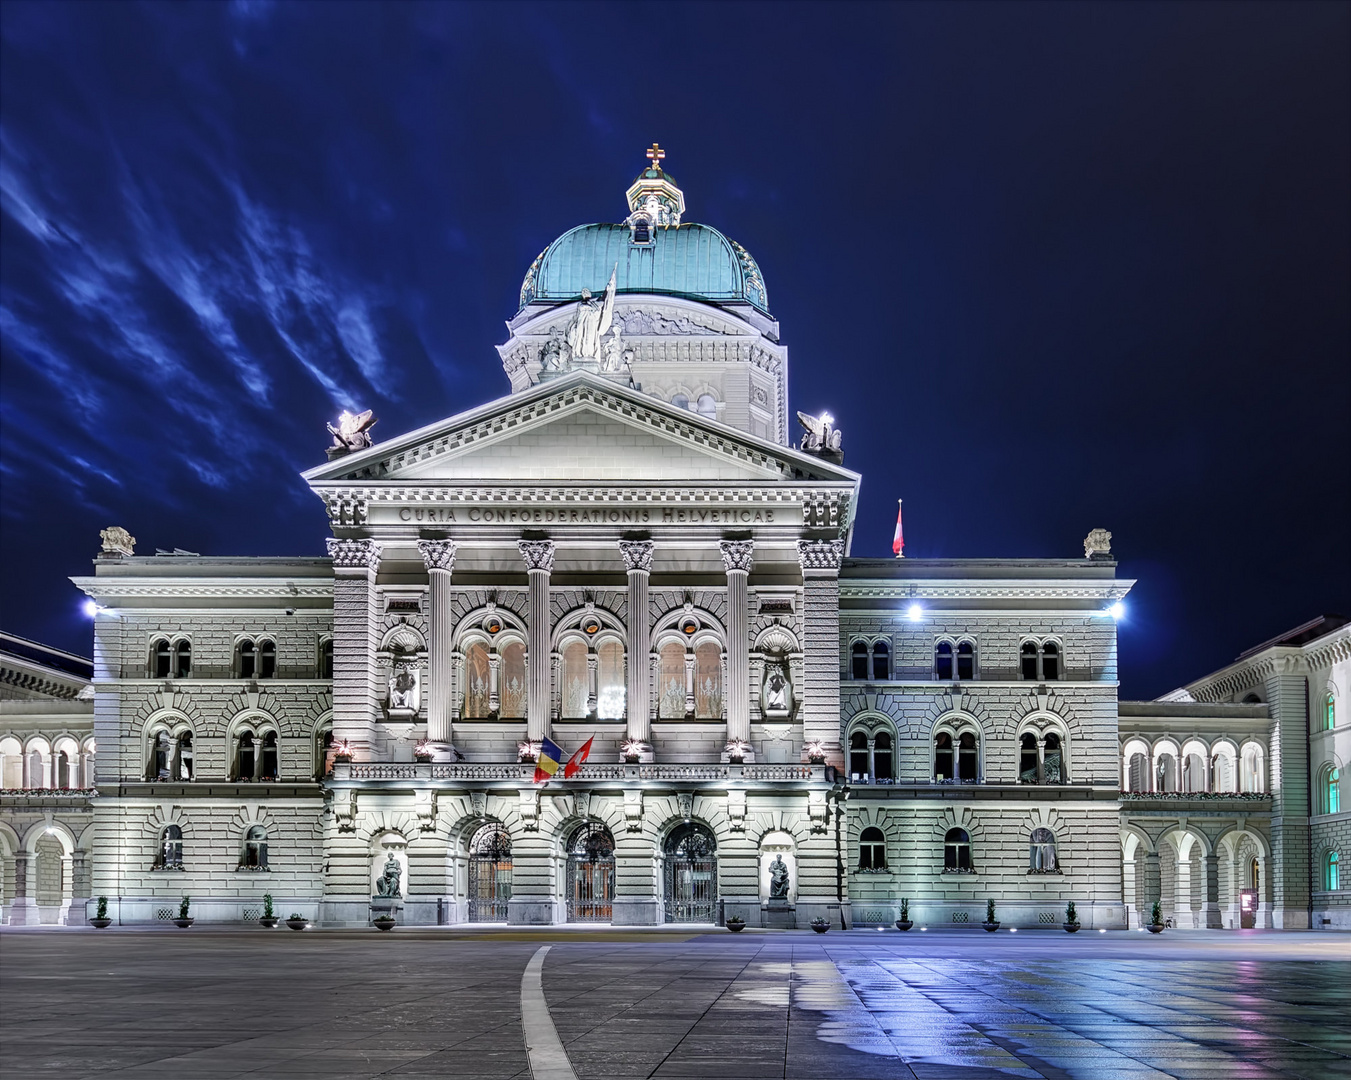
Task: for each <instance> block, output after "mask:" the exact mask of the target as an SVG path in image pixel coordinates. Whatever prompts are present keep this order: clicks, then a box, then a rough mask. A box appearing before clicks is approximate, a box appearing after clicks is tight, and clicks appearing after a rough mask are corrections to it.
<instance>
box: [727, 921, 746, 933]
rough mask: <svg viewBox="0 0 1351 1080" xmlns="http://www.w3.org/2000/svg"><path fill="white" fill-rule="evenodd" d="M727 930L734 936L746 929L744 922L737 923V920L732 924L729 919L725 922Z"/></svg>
mask: <svg viewBox="0 0 1351 1080" xmlns="http://www.w3.org/2000/svg"><path fill="white" fill-rule="evenodd" d="M727 929H728V930H730V931H732V933H734V934H739V933H741V931H743V930H745V929H746V924H745V923H744V922H741V921H739V920H738V921H737V922H732V921H731V920H730V919H729V920H728V922H727Z"/></svg>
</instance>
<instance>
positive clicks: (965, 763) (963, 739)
mask: <svg viewBox="0 0 1351 1080" xmlns="http://www.w3.org/2000/svg"><path fill="white" fill-rule="evenodd" d="M979 777H980V762H979V748H978V746H977V745H976V736H975V734H974V733H973V732H970V731H963V732H962V733H961V735H959V736H958V737H957V779H958V780H961V781H962V782H964V783H975V782H976V780H977V779H979Z"/></svg>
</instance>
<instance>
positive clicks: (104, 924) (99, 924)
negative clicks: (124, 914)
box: [89, 918, 113, 930]
mask: <svg viewBox="0 0 1351 1080" xmlns="http://www.w3.org/2000/svg"><path fill="white" fill-rule="evenodd" d="M112 924H113V920H112V919H108V918H104V919H90V920H89V925H90V926H92V927H93V928H94V929H95V930H106V929H108V927H110V926H112Z"/></svg>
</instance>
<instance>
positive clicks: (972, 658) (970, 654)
mask: <svg viewBox="0 0 1351 1080" xmlns="http://www.w3.org/2000/svg"><path fill="white" fill-rule="evenodd" d="M975 677H976V650H975V649H974V648H973V647H972V645H971V642H969V641H963V642H962V643H961V644H960V645H958V646H957V678H959V679H974V678H975Z"/></svg>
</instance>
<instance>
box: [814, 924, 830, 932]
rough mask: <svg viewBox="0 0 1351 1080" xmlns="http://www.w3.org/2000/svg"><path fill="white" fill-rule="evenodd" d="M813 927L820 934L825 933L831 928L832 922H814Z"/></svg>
mask: <svg viewBox="0 0 1351 1080" xmlns="http://www.w3.org/2000/svg"><path fill="white" fill-rule="evenodd" d="M812 929H813V930H815V931H816V932H817V933H818V934H824V933H825V932H826V931H827V930H829V929H830V923H828V922H814V923H812Z"/></svg>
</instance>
